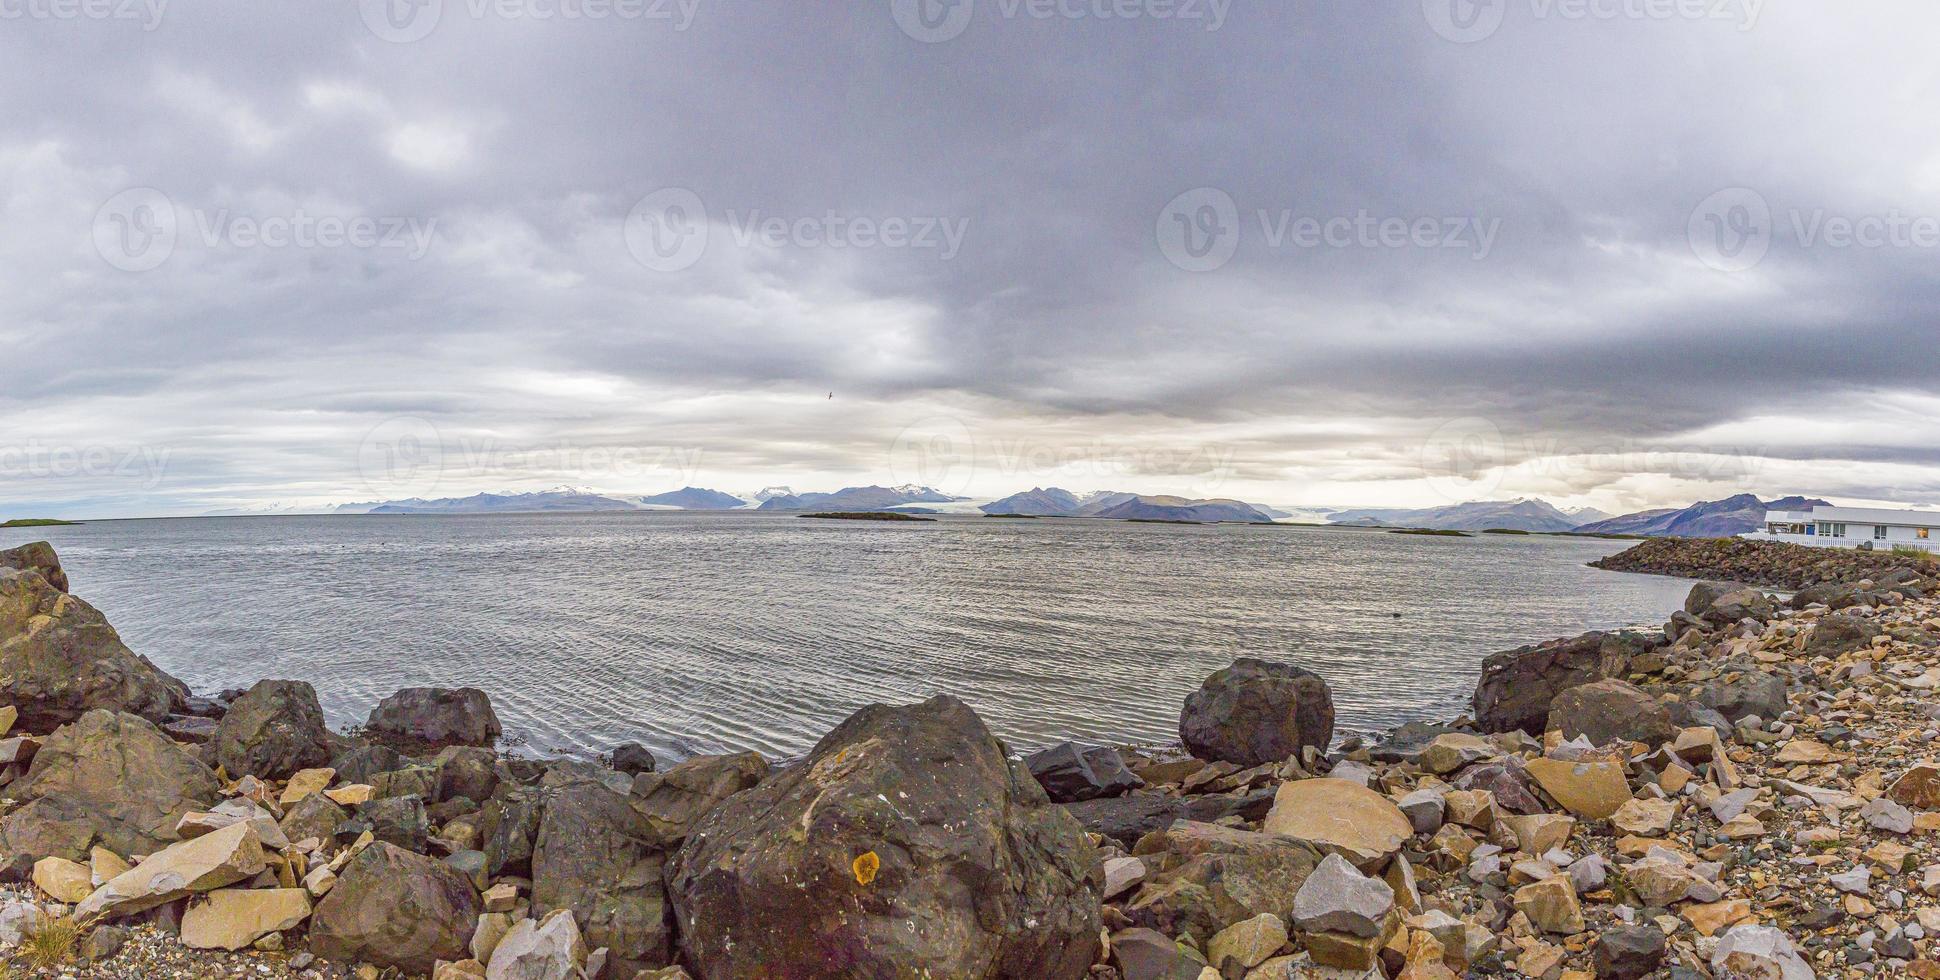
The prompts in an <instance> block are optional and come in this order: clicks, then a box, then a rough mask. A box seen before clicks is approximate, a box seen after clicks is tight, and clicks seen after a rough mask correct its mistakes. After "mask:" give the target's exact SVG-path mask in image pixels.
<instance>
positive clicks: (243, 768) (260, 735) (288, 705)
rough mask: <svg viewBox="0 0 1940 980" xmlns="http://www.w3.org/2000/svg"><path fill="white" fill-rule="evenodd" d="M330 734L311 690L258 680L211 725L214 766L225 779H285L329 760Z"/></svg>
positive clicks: (296, 683) (306, 686) (301, 685)
mask: <svg viewBox="0 0 1940 980" xmlns="http://www.w3.org/2000/svg"><path fill="white" fill-rule="evenodd" d="M330 739H331V736H330V730H329V729H328V728H326V727H324V724H323V709H322V708H321V707H319V706H318V705H317V691H316V688H313V687H311V686H310V685H309V684H306V683H304V682H303V681H258V682H257V683H256V686H255V687H252V688H250V689H249V693H247V694H244V695H243V696H242V697H239V698H237V699H236V700H235V701H234V702H233V703H231V704H230V705H229V713H228V714H225V715H223V716H222V721H221V723H219V724H218V725H217V726H216V734H215V738H214V739H213V740H212V741H213V744H214V745H215V752H216V756H215V757H216V764H217V765H219V766H221V767H222V769H223V771H225V772H227V773H228V774H229V775H230V777H231V778H237V779H239V778H241V777H243V776H255V777H257V778H259V779H288V778H289V777H290V774H291V773H294V772H296V771H297V770H299V769H314V768H317V767H319V766H322V765H324V764H326V763H328V762H329V761H330V754H331V753H330V747H331V746H330Z"/></svg>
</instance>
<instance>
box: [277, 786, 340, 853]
mask: <svg viewBox="0 0 1940 980" xmlns="http://www.w3.org/2000/svg"><path fill="white" fill-rule="evenodd" d="M349 819H350V811H348V810H345V809H344V808H343V807H341V806H338V805H337V804H336V803H333V802H331V800H330V798H329V797H327V796H325V795H323V794H322V793H311V794H310V795H309V796H306V797H304V798H303V799H301V800H298V801H297V802H296V803H294V804H292V805H291V806H290V809H289V811H288V812H287V813H285V814H284V815H283V820H282V822H281V823H280V824H279V825H278V826H279V827H281V829H282V831H283V836H284V837H287V838H289V839H290V840H291V841H296V842H300V841H302V840H304V839H305V838H309V837H314V838H316V839H318V840H323V841H327V840H329V839H330V838H331V837H332V836H334V835H335V834H336V833H337V828H338V827H339V826H341V825H342V824H343V822H344V821H346V820H349Z"/></svg>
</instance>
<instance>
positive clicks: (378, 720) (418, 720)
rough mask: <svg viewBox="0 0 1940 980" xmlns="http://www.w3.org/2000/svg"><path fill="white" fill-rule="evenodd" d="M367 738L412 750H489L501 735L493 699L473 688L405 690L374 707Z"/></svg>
mask: <svg viewBox="0 0 1940 980" xmlns="http://www.w3.org/2000/svg"><path fill="white" fill-rule="evenodd" d="M365 727H366V728H367V729H368V730H369V731H370V734H372V735H373V736H376V737H378V738H388V739H391V740H393V741H396V742H398V743H400V744H403V745H406V746H409V747H412V748H418V747H423V748H434V749H438V748H444V747H446V746H449V745H476V746H481V747H485V748H489V747H491V745H492V743H493V742H496V741H498V737H499V735H500V733H501V729H500V728H499V723H498V715H496V714H494V713H493V712H492V699H491V698H488V697H486V696H485V692H484V691H481V690H479V689H478V688H475V687H460V688H456V689H452V688H442V687H407V688H405V689H404V690H402V691H399V692H397V693H396V694H393V695H391V696H390V697H388V698H385V699H384V700H382V701H379V702H378V703H377V707H375V708H372V709H371V713H370V720H369V721H368V722H366V723H365Z"/></svg>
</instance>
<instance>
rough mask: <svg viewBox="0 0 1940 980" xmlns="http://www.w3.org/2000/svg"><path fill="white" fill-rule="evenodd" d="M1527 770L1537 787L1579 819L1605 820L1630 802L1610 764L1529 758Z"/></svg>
mask: <svg viewBox="0 0 1940 980" xmlns="http://www.w3.org/2000/svg"><path fill="white" fill-rule="evenodd" d="M1527 768H1528V770H1529V775H1530V776H1532V777H1534V779H1535V780H1536V783H1537V785H1539V786H1541V787H1542V788H1543V789H1544V790H1545V791H1546V792H1548V793H1549V795H1550V796H1553V797H1555V798H1556V802H1558V803H1560V804H1562V805H1563V808H1564V809H1566V810H1568V811H1569V812H1571V813H1574V814H1576V815H1577V816H1579V817H1587V818H1589V819H1591V820H1605V819H1608V818H1609V816H1610V815H1611V814H1613V813H1616V812H1617V810H1618V809H1619V808H1620V807H1622V806H1623V805H1624V803H1625V802H1626V801H1628V800H1629V799H1630V782H1629V780H1627V779H1626V778H1625V777H1624V772H1623V766H1621V765H1619V764H1617V763H1614V762H1568V761H1564V760H1561V759H1532V760H1530V761H1529V764H1528V766H1527Z"/></svg>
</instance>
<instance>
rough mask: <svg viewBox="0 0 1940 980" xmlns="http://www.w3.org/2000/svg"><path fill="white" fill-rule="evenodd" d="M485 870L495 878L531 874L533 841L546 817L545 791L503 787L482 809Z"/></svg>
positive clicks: (522, 787)
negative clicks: (542, 818) (540, 823)
mask: <svg viewBox="0 0 1940 980" xmlns="http://www.w3.org/2000/svg"><path fill="white" fill-rule="evenodd" d="M479 812H480V815H481V817H482V819H481V820H480V822H479V833H480V834H481V835H482V836H483V837H484V839H485V846H484V848H483V850H484V851H485V859H486V868H487V870H489V871H490V872H491V874H492V876H493V877H500V876H503V875H516V876H522V877H523V876H530V875H531V874H532V841H533V838H535V837H537V836H538V834H539V820H540V818H541V817H543V816H544V815H545V812H546V805H545V797H544V791H543V790H541V789H540V788H538V787H536V786H515V785H507V784H500V786H499V790H498V792H497V793H496V794H494V795H493V797H492V799H491V800H489V801H488V802H486V803H485V805H484V806H483V807H481V808H480V810H479Z"/></svg>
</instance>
